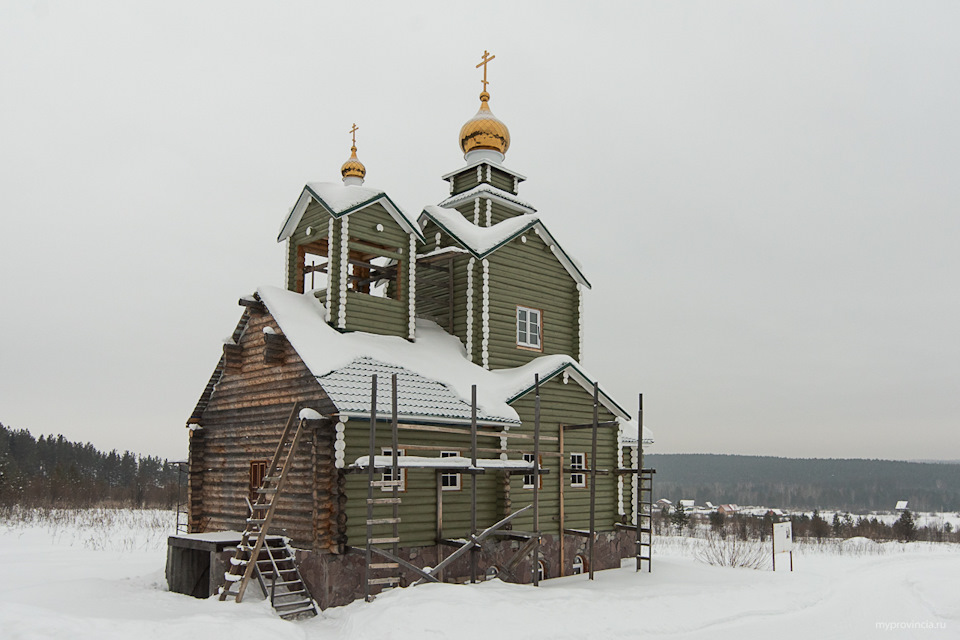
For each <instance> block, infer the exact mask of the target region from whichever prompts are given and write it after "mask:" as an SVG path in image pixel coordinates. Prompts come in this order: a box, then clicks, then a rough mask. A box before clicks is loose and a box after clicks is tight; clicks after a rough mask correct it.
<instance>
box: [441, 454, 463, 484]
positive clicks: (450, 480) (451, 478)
mask: <svg viewBox="0 0 960 640" xmlns="http://www.w3.org/2000/svg"><path fill="white" fill-rule="evenodd" d="M459 455H460V452H459V451H441V452H440V457H441V458H456V457H457V456H459ZM440 486H441V487H442V488H443V490H444V491H460V474H459V473H441V474H440Z"/></svg>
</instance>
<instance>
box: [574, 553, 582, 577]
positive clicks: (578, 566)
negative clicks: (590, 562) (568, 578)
mask: <svg viewBox="0 0 960 640" xmlns="http://www.w3.org/2000/svg"><path fill="white" fill-rule="evenodd" d="M584 564H585V563H584V562H583V556H581V555H578V556H577V557H576V558H574V559H573V575H575V576H578V575H580V574H581V573H583V566H584Z"/></svg>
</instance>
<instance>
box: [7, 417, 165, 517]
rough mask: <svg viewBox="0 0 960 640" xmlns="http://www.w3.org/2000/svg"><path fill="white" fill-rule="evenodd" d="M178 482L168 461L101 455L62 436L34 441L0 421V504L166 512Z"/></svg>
mask: <svg viewBox="0 0 960 640" xmlns="http://www.w3.org/2000/svg"><path fill="white" fill-rule="evenodd" d="M178 480H179V479H178V472H177V466H176V465H175V464H172V463H170V462H168V461H167V460H162V459H160V458H157V457H154V456H138V455H135V454H133V453H130V452H129V451H124V452H123V453H119V452H117V451H116V450H114V451H111V452H109V453H103V452H101V451H98V450H97V449H96V448H94V446H93V445H92V444H89V443H87V444H80V443H76V442H70V441H69V440H67V439H65V438H64V437H63V436H62V435H58V436H52V435H51V436H40V438H34V437H33V436H32V435H30V432H29V431H27V430H25V429H10V428H9V427H6V426H4V425H3V424H2V423H0V505H11V504H20V505H24V506H31V507H93V506H133V507H157V508H170V507H173V506H175V505H176V503H177V491H178Z"/></svg>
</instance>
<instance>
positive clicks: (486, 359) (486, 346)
mask: <svg viewBox="0 0 960 640" xmlns="http://www.w3.org/2000/svg"><path fill="white" fill-rule="evenodd" d="M482 264H483V306H482V307H481V311H480V320H481V321H482V331H483V333H482V337H481V340H480V358H481V364H482V365H483V368H484V369H489V368H490V261H489V260H484V261H483V262H482Z"/></svg>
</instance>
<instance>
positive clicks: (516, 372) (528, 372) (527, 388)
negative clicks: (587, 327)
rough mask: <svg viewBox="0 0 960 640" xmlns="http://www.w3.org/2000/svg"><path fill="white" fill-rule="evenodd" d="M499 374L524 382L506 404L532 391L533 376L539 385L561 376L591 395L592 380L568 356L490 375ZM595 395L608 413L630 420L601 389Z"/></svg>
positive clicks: (545, 357)
mask: <svg viewBox="0 0 960 640" xmlns="http://www.w3.org/2000/svg"><path fill="white" fill-rule="evenodd" d="M501 372H509V375H510V376H512V377H515V378H516V379H518V380H520V381H526V382H524V383H523V384H522V386H519V387H515V388H514V390H513V391H512V392H511V395H510V396H509V397H508V398H507V404H511V403H513V402H514V401H515V400H518V399H520V398H521V397H523V396H525V395H527V394H528V393H530V392H531V391H533V389H534V383H533V380H534V374H536V375H538V376H539V378H540V384H543V383H545V382H549V381H550V380H553V379H554V378H556V377H557V376H559V375H561V374H562V375H564V376H566V377H567V378H568V379H572V380H574V381H575V382H576V383H577V384H579V385H580V386H581V387H583V388H584V390H586V391H589V392H591V393H593V383H594V380H593V379H591V378H590V377H589V376H588V375H587V374H586V373H584V372H583V369H581V368H580V365H579V363H578V362H577V361H576V360H574V359H573V358H571V357H570V356H564V355H552V356H540V357H539V358H537V359H535V360H531V361H530V362H528V363H526V364H525V365H522V366H519V367H515V368H513V369H498V370H496V371H493V372H492V373H493V374H494V375H498V374H501ZM597 395H598V399H599V401H600V404H602V405H603V406H604V407H606V408H607V409H609V410H610V413H612V414H613V415H615V416H617V417H618V418H620V419H622V420H629V419H630V415H629V414H628V413H627V412H626V411H624V410H623V407H621V406H620V405H619V404H617V403H616V401H614V399H613V398H611V397H610V396H609V395H607V393H606V392H605V391H604V390H603V389H600V388H598V389H597Z"/></svg>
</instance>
